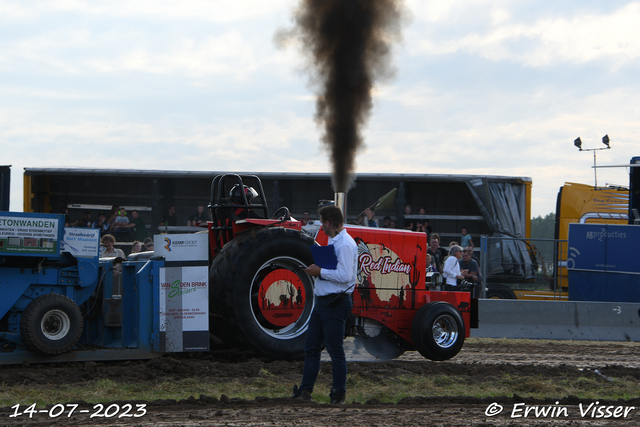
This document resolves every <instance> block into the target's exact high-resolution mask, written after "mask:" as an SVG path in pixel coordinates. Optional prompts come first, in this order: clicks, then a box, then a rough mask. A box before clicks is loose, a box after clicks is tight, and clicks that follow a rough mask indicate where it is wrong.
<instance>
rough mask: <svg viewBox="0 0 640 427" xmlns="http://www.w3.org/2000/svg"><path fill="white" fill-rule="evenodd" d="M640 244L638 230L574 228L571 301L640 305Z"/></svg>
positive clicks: (571, 228)
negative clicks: (639, 244)
mask: <svg viewBox="0 0 640 427" xmlns="http://www.w3.org/2000/svg"><path fill="white" fill-rule="evenodd" d="M639 241H640V227H638V226H633V225H609V224H570V225H569V251H568V254H567V269H568V272H569V299H570V300H572V301H622V302H640V262H639V261H640V259H639V255H638V251H637V250H636V248H635V247H636V246H637V243H638V242H639Z"/></svg>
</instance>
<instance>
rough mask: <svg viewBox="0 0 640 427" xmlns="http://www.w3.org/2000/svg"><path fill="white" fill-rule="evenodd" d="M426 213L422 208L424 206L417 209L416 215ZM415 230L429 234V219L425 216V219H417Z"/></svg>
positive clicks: (430, 230)
mask: <svg viewBox="0 0 640 427" xmlns="http://www.w3.org/2000/svg"><path fill="white" fill-rule="evenodd" d="M426 214H427V212H426V211H425V210H424V208H420V210H419V211H418V215H426ZM416 231H422V232H423V233H427V234H431V232H432V231H433V230H432V229H431V226H430V225H429V220H428V219H426V218H425V219H418V220H417V225H416Z"/></svg>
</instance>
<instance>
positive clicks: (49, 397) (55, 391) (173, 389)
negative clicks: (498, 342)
mask: <svg viewBox="0 0 640 427" xmlns="http://www.w3.org/2000/svg"><path fill="white" fill-rule="evenodd" d="M330 382H331V378H330V375H326V374H325V375H320V377H319V381H318V383H317V384H318V385H317V387H316V390H315V392H314V400H316V401H317V402H327V401H328V395H329V388H330ZM290 387H291V384H283V382H282V381H281V380H279V378H278V377H277V376H274V375H271V374H270V373H269V372H268V371H267V370H265V369H263V370H262V372H261V373H260V375H259V376H258V377H256V378H255V379H254V380H253V381H252V382H251V383H249V384H247V383H246V382H245V384H242V383H240V382H238V381H228V382H217V381H216V382H212V381H202V380H200V379H196V378H189V379H184V380H181V381H175V382H160V383H157V384H155V385H149V384H136V383H118V382H115V381H113V380H110V379H102V380H98V381H95V382H93V383H89V384H86V385H82V386H78V385H60V386H54V385H45V386H37V387H34V386H30V387H25V386H10V387H9V386H5V385H2V387H1V388H0V407H7V406H12V405H15V404H16V403H20V404H21V405H28V404H32V403H37V404H38V406H40V405H51V404H56V403H67V402H73V401H78V400H84V401H86V402H90V403H99V402H111V401H115V400H122V401H133V400H145V401H151V400H155V399H176V400H180V399H187V398H189V397H190V396H194V397H199V396H200V395H201V394H204V395H206V396H211V397H215V398H220V396H221V395H223V394H224V395H227V396H229V397H238V398H242V399H248V400H252V399H254V398H255V397H257V396H267V397H272V398H273V397H287V396H289V395H290V393H291V389H290ZM347 389H348V391H347V402H351V401H356V402H360V403H365V402H367V401H368V400H370V399H378V400H379V401H381V402H394V403H395V402H398V401H399V400H401V399H402V398H404V397H413V396H425V397H430V396H471V397H480V398H482V397H494V396H511V395H513V394H518V395H521V396H526V397H535V398H547V397H549V398H559V397H564V396H568V395H575V396H578V397H579V398H580V399H601V400H602V399H619V398H622V399H625V400H626V399H631V398H635V397H637V396H639V395H640V384H638V383H637V382H635V381H631V380H627V379H623V378H613V379H612V380H611V381H609V380H606V379H604V378H596V377H589V378H588V377H579V378H556V379H549V378H540V377H532V376H512V375H509V374H503V375H501V376H499V377H496V378H492V379H487V378H484V379H482V380H481V381H478V380H474V379H473V378H469V377H457V376H445V375H436V376H433V377H428V378H426V377H413V376H398V377H392V378H387V379H385V380H383V381H381V382H378V381H375V382H374V381H372V380H370V379H365V378H363V377H360V376H359V375H351V376H349V378H348V382H347Z"/></svg>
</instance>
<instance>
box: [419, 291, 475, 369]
mask: <svg viewBox="0 0 640 427" xmlns="http://www.w3.org/2000/svg"><path fill="white" fill-rule="evenodd" d="M464 335H465V326H464V320H463V319H462V316H461V315H460V312H458V310H456V308H455V307H454V306H453V305H451V304H449V303H448V302H445V301H433V302H430V303H429V304H427V305H425V306H423V307H421V308H420V310H418V312H417V313H416V315H415V317H414V318H413V323H412V326H411V338H412V339H413V343H414V345H415V346H416V349H417V350H418V351H419V352H420V354H422V355H423V356H424V357H426V358H427V359H431V360H435V361H441V360H449V359H451V358H452V357H454V356H455V355H456V354H458V352H459V351H460V349H461V348H462V345H463V344H464Z"/></svg>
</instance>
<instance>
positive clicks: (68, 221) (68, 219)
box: [62, 208, 73, 227]
mask: <svg viewBox="0 0 640 427" xmlns="http://www.w3.org/2000/svg"><path fill="white" fill-rule="evenodd" d="M62 214H63V215H64V226H65V227H71V226H72V224H73V223H72V222H71V217H69V209H68V208H64V211H62Z"/></svg>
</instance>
